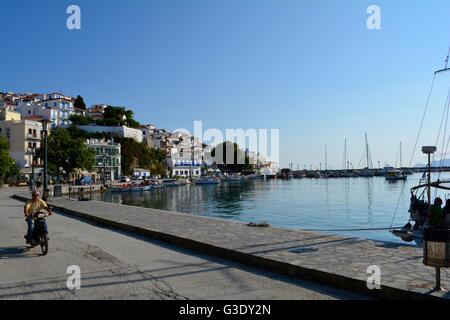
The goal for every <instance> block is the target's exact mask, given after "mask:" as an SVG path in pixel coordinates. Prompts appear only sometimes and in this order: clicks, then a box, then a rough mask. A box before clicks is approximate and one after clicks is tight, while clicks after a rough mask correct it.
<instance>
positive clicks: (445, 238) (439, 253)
mask: <svg viewBox="0 0 450 320" xmlns="http://www.w3.org/2000/svg"><path fill="white" fill-rule="evenodd" d="M423 240H424V244H423V263H424V264H425V265H427V266H430V267H435V268H436V287H435V290H442V287H441V268H450V228H448V227H429V228H425V229H424V231H423Z"/></svg>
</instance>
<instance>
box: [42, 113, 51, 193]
mask: <svg viewBox="0 0 450 320" xmlns="http://www.w3.org/2000/svg"><path fill="white" fill-rule="evenodd" d="M41 123H42V131H43V132H44V144H45V147H44V196H43V197H42V198H43V199H44V200H45V201H46V200H47V198H48V195H49V191H50V190H49V189H48V180H47V179H48V176H47V175H48V125H49V123H50V120H48V119H42V120H41Z"/></svg>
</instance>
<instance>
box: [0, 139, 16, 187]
mask: <svg viewBox="0 0 450 320" xmlns="http://www.w3.org/2000/svg"><path fill="white" fill-rule="evenodd" d="M8 151H9V143H8V141H7V140H6V139H5V138H3V137H0V183H5V182H6V180H7V179H8V178H11V177H13V176H14V175H17V174H18V168H17V166H16V164H15V162H14V159H13V158H11V157H10V156H9V153H8Z"/></svg>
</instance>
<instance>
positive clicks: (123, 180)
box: [120, 176, 131, 182]
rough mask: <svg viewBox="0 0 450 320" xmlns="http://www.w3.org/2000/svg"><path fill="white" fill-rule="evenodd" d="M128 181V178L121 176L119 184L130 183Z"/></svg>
mask: <svg viewBox="0 0 450 320" xmlns="http://www.w3.org/2000/svg"><path fill="white" fill-rule="evenodd" d="M130 181H131V179H130V177H126V176H123V177H121V178H120V182H130Z"/></svg>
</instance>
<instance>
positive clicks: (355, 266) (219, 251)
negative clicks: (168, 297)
mask: <svg viewBox="0 0 450 320" xmlns="http://www.w3.org/2000/svg"><path fill="white" fill-rule="evenodd" d="M50 203H51V204H52V205H54V206H56V207H59V208H60V209H62V208H65V210H63V211H65V212H66V213H69V214H76V215H78V216H80V214H81V215H82V216H84V217H86V218H89V219H90V220H94V221H96V222H99V223H103V224H107V225H109V226H115V227H119V228H121V229H126V230H128V231H136V232H139V233H141V234H145V235H148V236H150V237H152V238H155V239H157V240H163V241H167V242H171V243H174V244H176V245H179V246H182V247H185V248H190V249H196V250H199V251H202V252H206V253H209V254H215V255H218V256H221V257H224V258H229V259H234V260H237V261H241V262H244V263H246V264H249V265H253V266H257V267H260V268H264V269H270V270H272V271H276V272H279V273H283V274H288V275H291V276H294V277H299V278H303V279H306V280H312V281H317V282H320V283H325V284H331V285H334V286H337V287H340V288H344V289H349V290H353V291H355V292H361V293H369V294H372V295H374V296H377V297H382V298H389V299H395V298H401V299H405V298H412V299H416V298H436V297H439V298H445V299H448V298H450V294H449V293H447V292H443V293H441V292H439V293H432V292H431V288H432V287H433V285H434V279H435V275H434V269H433V268H430V267H426V266H424V265H423V264H422V249H420V248H417V247H411V246H404V245H396V244H392V243H383V242H376V241H369V240H364V239H357V238H343V237H340V236H333V235H325V234H319V233H311V232H302V231H293V230H285V229H278V228H254V227H248V226H247V225H245V224H243V223H237V222H229V221H224V220H218V219H210V218H204V217H199V216H193V215H187V214H181V213H174V212H166V211H161V210H155V209H146V208H139V207H132V206H124V205H117V204H110V203H103V202H99V201H87V202H83V201H74V200H68V199H63V198H57V199H53V200H51V202H50ZM372 265H377V266H379V267H380V268H381V273H382V274H381V280H382V289H381V290H372V291H369V290H368V289H367V286H366V281H367V278H368V276H369V274H367V268H368V267H369V266H372ZM442 281H443V285H444V286H445V287H446V288H450V278H449V275H448V273H447V271H445V270H443V271H442Z"/></svg>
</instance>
